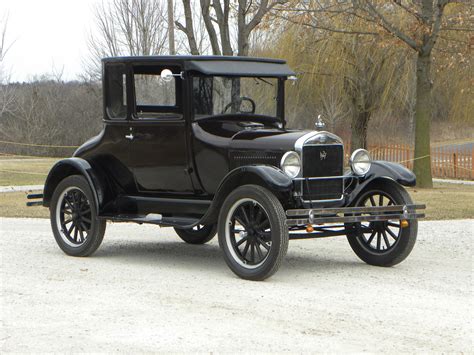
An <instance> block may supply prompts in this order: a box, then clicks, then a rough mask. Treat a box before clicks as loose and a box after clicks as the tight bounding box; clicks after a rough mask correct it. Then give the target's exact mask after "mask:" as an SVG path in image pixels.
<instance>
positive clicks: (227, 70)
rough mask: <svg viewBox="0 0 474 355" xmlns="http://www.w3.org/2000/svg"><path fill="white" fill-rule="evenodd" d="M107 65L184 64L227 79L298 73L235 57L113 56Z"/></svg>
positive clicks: (279, 63) (274, 62) (278, 63)
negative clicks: (227, 77)
mask: <svg viewBox="0 0 474 355" xmlns="http://www.w3.org/2000/svg"><path fill="white" fill-rule="evenodd" d="M102 61H103V62H104V63H133V64H153V63H156V64H165V65H173V64H180V65H183V67H184V70H185V71H196V72H199V73H202V74H204V75H225V76H266V77H277V76H285V77H287V76H291V75H295V73H294V72H293V71H292V70H291V69H290V68H289V67H288V66H287V65H286V62H285V61H284V60H281V59H272V58H256V57H233V56H198V55H183V56H133V57H110V58H104V59H102Z"/></svg>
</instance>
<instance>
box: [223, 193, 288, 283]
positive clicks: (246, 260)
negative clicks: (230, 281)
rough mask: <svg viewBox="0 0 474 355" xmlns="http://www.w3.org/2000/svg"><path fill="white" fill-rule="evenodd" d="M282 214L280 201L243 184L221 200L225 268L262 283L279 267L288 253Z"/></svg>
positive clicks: (284, 218)
mask: <svg viewBox="0 0 474 355" xmlns="http://www.w3.org/2000/svg"><path fill="white" fill-rule="evenodd" d="M285 221H286V215H285V211H284V209H283V207H282V205H281V203H280V201H279V200H278V199H277V198H276V197H275V195H273V194H272V193H271V192H270V191H268V190H267V189H265V188H263V187H261V186H258V185H244V186H241V187H239V188H237V189H236V190H234V191H233V192H232V193H231V194H230V195H229V196H228V197H227V199H226V200H225V201H224V203H223V205H222V208H221V211H220V214H219V223H218V236H219V245H220V247H221V249H222V251H223V253H224V259H225V261H226V263H227V265H228V266H229V268H230V269H231V270H232V271H233V272H234V273H235V274H236V275H237V276H239V277H241V278H243V279H247V280H264V279H266V278H268V277H270V276H271V275H273V274H274V273H275V272H276V271H277V270H278V268H279V267H280V265H281V263H282V260H283V258H284V257H285V255H286V252H287V250H288V228H287V226H286V223H285Z"/></svg>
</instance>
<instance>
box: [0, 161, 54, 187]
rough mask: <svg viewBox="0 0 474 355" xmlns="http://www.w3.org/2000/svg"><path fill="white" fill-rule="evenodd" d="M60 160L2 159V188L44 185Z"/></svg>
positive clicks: (0, 178) (0, 169) (0, 181)
mask: <svg viewBox="0 0 474 355" xmlns="http://www.w3.org/2000/svg"><path fill="white" fill-rule="evenodd" d="M57 160H58V158H9V157H1V158H0V186H11V185H43V184H44V181H45V179H46V176H47V175H48V172H49V169H51V166H53V164H54V163H55V162H56V161H57Z"/></svg>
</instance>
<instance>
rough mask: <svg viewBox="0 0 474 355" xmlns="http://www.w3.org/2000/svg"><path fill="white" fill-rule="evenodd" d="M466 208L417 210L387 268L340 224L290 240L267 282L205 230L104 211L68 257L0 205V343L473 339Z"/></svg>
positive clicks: (272, 347)
mask: <svg viewBox="0 0 474 355" xmlns="http://www.w3.org/2000/svg"><path fill="white" fill-rule="evenodd" d="M473 236H474V220H464V221H444V222H423V223H421V225H420V235H419V241H418V243H417V245H416V246H415V250H414V251H413V253H412V255H411V256H410V257H409V259H407V261H405V262H404V263H403V264H401V265H399V266H397V267H393V268H376V267H371V266H367V265H365V264H363V263H362V262H360V261H359V260H358V259H357V258H356V257H355V255H354V254H353V253H352V251H351V250H350V248H349V245H348V244H347V242H346V241H345V239H343V238H339V239H336V238H333V239H321V240H308V241H293V242H291V243H290V249H289V252H288V255H287V258H286V261H285V262H284V264H283V266H282V268H281V269H280V271H279V272H278V273H277V274H276V275H275V276H274V277H272V278H271V279H269V280H267V281H265V282H250V281H243V280H240V279H238V278H236V277H235V276H234V275H233V274H232V273H231V272H230V271H229V270H228V269H227V267H226V265H225V264H224V261H223V259H222V257H221V253H220V251H219V248H218V245H217V243H216V242H215V241H213V242H211V243H210V244H209V245H205V246H192V245H186V244H184V243H181V242H180V241H179V240H178V238H177V237H176V235H175V234H174V233H173V231H172V229H159V228H158V227H155V226H138V225H131V224H111V225H109V226H108V232H107V234H106V239H105V240H104V243H103V244H102V247H101V248H100V249H99V251H98V252H97V253H96V254H95V255H94V256H93V257H90V258H71V257H67V256H65V255H64V254H62V252H61V251H60V250H59V249H58V248H57V247H56V245H55V243H54V241H53V238H52V236H51V232H50V230H49V224H48V221H47V220H41V219H0V242H1V244H0V247H1V249H0V250H1V333H0V351H2V352H8V351H15V352H46V351H47V352H71V351H76V352H77V351H88V352H92V351H95V352H98V351H109V352H110V351H130V352H131V351H141V352H148V351H175V352H176V351H193V352H194V351H201V352H204V351H206V352H208V351H212V352H216V351H219V352H227V351H232V352H235V351H242V352H254V351H264V352H269V351H292V352H296V351H298V352H305V351H324V352H334V351H343V350H344V351H373V352H379V351H383V352H391V353H393V352H398V351H406V352H415V351H418V352H419V351H436V352H454V351H455V352H470V351H472V349H473V348H472V340H473V338H472V334H473V333H472V329H473V294H472V291H473V280H472V277H473V263H472V245H473V241H472V238H473Z"/></svg>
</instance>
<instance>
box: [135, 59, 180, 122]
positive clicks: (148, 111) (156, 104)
mask: <svg viewBox="0 0 474 355" xmlns="http://www.w3.org/2000/svg"><path fill="white" fill-rule="evenodd" d="M163 69H170V70H171V71H172V72H173V73H175V74H177V73H180V68H178V67H165V66H162V67H161V66H160V67H156V66H153V67H147V66H137V67H134V69H133V83H134V87H135V114H134V116H135V118H138V119H181V118H182V110H181V87H182V79H181V78H179V77H178V76H176V77H173V78H172V79H171V80H170V81H165V80H163V79H162V78H161V71H162V70H163Z"/></svg>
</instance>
